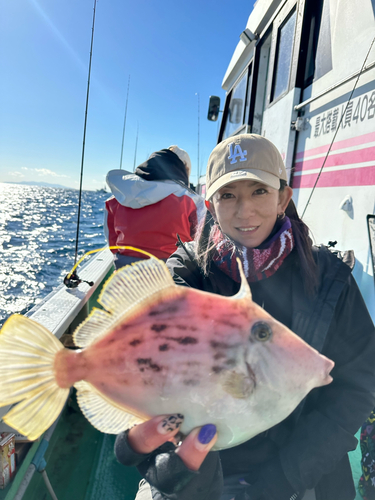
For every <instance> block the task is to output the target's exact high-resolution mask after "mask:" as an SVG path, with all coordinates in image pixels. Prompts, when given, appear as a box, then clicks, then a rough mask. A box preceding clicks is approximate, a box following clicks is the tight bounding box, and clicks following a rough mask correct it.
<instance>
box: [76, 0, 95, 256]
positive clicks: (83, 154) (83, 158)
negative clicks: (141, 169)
mask: <svg viewBox="0 0 375 500" xmlns="http://www.w3.org/2000/svg"><path fill="white" fill-rule="evenodd" d="M96 1H97V0H94V12H93V17H92V32H91V46H90V61H89V72H88V78H87V93H86V109H85V122H84V126H83V142H82V157H81V176H80V182H79V199H78V215H77V233H76V249H75V255H74V264H75V263H76V262H77V256H78V239H79V222H80V215H81V201H82V179H83V164H84V160H85V144H86V126H87V110H88V107H89V94H90V77H91V61H92V47H93V44H94V28H95V11H96Z"/></svg>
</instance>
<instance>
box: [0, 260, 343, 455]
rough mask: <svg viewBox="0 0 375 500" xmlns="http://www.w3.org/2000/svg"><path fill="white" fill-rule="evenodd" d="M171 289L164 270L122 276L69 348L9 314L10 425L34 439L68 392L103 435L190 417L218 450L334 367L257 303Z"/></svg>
mask: <svg viewBox="0 0 375 500" xmlns="http://www.w3.org/2000/svg"><path fill="white" fill-rule="evenodd" d="M238 265H239V268H240V274H241V285H240V289H239V291H238V293H237V294H235V295H234V296H231V297H225V296H221V295H217V294H213V293H208V292H205V291H201V290H197V289H194V288H190V287H185V286H178V285H176V284H175V283H174V281H173V279H172V277H171V275H170V273H169V271H168V268H167V266H166V264H165V263H164V262H163V261H161V260H158V259H156V258H150V259H148V260H141V261H138V262H136V263H133V264H132V265H130V266H126V267H124V268H122V269H120V270H118V271H117V272H115V273H114V274H113V275H112V276H111V277H110V279H109V280H108V281H107V282H106V284H105V285H104V287H103V289H102V291H101V294H100V296H99V299H98V302H99V304H100V305H101V307H102V308H101V309H100V308H94V309H93V310H92V311H91V313H90V314H89V316H88V317H87V318H86V320H84V321H83V322H82V323H81V324H80V325H79V326H78V327H77V329H76V330H75V332H74V334H73V340H74V343H75V345H76V346H77V349H67V348H65V347H64V346H63V345H62V344H61V342H60V341H59V340H58V339H57V338H56V337H55V336H54V335H53V334H52V333H50V332H49V331H48V330H47V329H46V328H45V327H44V326H42V325H41V324H39V323H37V322H36V321H33V320H32V319H30V318H27V317H24V316H22V315H17V314H15V315H13V316H11V317H10V318H9V319H8V320H7V321H6V323H5V324H4V326H3V328H2V330H1V332H0V380H1V386H0V406H5V405H10V404H12V405H14V406H12V407H11V409H10V411H9V412H8V413H7V414H6V415H5V416H4V417H3V420H4V422H5V423H6V424H8V425H9V426H11V427H12V428H14V429H16V430H17V431H18V432H19V433H21V434H23V435H26V436H27V437H28V438H29V439H30V440H35V439H37V438H38V437H39V436H40V435H41V434H42V433H43V432H44V431H45V430H46V429H48V428H49V427H50V426H51V425H52V424H53V422H54V421H55V420H56V419H57V417H58V415H59V414H60V413H61V411H62V409H63V407H64V405H65V402H66V400H67V398H68V396H69V393H70V390H71V387H73V386H74V387H75V388H76V390H77V401H78V404H79V406H80V409H81V411H82V413H83V414H84V416H85V417H86V418H87V419H88V420H89V422H90V423H91V424H92V425H93V426H94V427H95V428H96V429H98V430H99V431H101V432H103V433H107V434H119V433H120V432H122V431H124V430H126V429H128V428H129V427H131V426H133V425H136V424H139V423H141V422H144V421H146V420H148V419H150V418H151V417H153V416H156V415H164V414H165V415H169V414H182V415H184V420H183V423H182V425H181V428H180V431H181V433H182V435H187V434H188V433H189V432H190V431H191V430H192V429H193V428H196V427H198V426H202V425H204V424H208V423H211V424H215V425H216V427H217V432H218V439H217V442H216V444H215V446H214V449H217V450H218V449H225V448H230V447H232V446H236V445H238V444H241V443H243V442H245V441H247V440H249V439H251V438H252V437H254V436H256V435H257V434H260V433H261V432H263V431H265V430H267V429H269V428H270V427H273V426H274V425H276V424H278V423H279V422H281V421H282V420H284V419H285V418H286V417H287V416H288V415H289V414H290V413H291V412H292V411H293V410H294V409H295V408H296V407H297V406H298V404H299V403H300V402H301V401H302V400H303V398H304V397H305V396H306V395H307V394H308V393H309V392H310V391H311V390H312V389H313V388H315V387H320V386H324V385H327V384H329V383H331V382H332V380H333V379H332V377H331V375H330V372H331V370H332V368H333V366H334V362H333V361H332V360H330V359H328V358H326V357H325V356H323V355H322V354H320V353H319V352H318V351H316V350H315V349H313V348H312V347H311V346H309V345H308V344H307V343H306V342H304V341H303V340H302V339H301V338H300V337H298V336H297V335H296V334H294V333H293V332H292V331H291V330H289V329H288V328H287V327H286V326H284V325H283V324H282V323H280V322H278V321H277V320H275V319H274V318H273V317H272V316H270V315H269V314H268V313H267V312H266V311H265V310H264V309H263V308H262V307H260V306H259V305H257V304H256V303H255V302H253V300H252V296H251V290H250V287H249V284H248V282H247V280H246V278H245V275H244V272H243V269H242V266H241V263H240V261H238Z"/></svg>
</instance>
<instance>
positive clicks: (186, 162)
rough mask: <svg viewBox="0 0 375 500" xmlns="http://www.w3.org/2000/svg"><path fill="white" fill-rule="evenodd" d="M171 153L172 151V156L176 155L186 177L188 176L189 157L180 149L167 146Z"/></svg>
mask: <svg viewBox="0 0 375 500" xmlns="http://www.w3.org/2000/svg"><path fill="white" fill-rule="evenodd" d="M168 149H170V150H171V151H173V153H174V154H176V155H177V156H178V157H179V158H180V160H181V161H182V163H183V164H184V165H185V168H186V172H187V175H188V177H189V176H190V172H191V161H190V156H189V155H188V154H187V152H186V151H185V150H184V149H180V148H179V147H178V146H169V148H168Z"/></svg>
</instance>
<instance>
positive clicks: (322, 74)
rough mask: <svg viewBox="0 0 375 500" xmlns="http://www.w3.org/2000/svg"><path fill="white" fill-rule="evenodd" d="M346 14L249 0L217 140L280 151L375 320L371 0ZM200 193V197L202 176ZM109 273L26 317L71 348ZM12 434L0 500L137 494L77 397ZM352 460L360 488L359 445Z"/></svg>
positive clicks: (306, 209) (63, 292)
mask: <svg viewBox="0 0 375 500" xmlns="http://www.w3.org/2000/svg"><path fill="white" fill-rule="evenodd" d="M348 7H349V5H348V4H345V2H337V1H334V0H330V1H329V0H257V2H256V4H255V6H254V9H253V11H252V12H251V13H250V16H249V18H248V20H247V23H246V20H244V26H245V27H244V31H243V32H242V33H241V35H240V41H239V43H238V45H237V47H236V48H235V50H234V53H233V56H232V59H231V61H230V63H229V66H228V68H227V71H226V73H225V76H224V79H223V83H222V86H223V88H224V90H225V91H226V98H225V103H224V107H223V114H222V119H221V124H220V129H219V135H218V142H220V141H221V140H223V139H224V138H227V137H230V136H235V135H236V134H239V133H242V132H254V133H258V134H262V135H264V136H265V137H267V138H269V139H270V140H272V141H273V142H274V143H275V144H276V146H277V147H278V148H279V150H280V152H281V153H282V156H283V158H284V161H285V164H286V167H287V171H288V175H289V182H290V184H291V186H292V187H293V189H294V200H295V202H296V204H297V208H298V210H299V212H300V213H301V214H303V218H304V220H305V221H306V223H307V224H308V225H309V226H310V227H311V229H312V232H313V234H314V237H315V240H316V242H317V243H323V244H326V245H328V244H330V246H334V245H335V244H336V245H337V247H338V248H340V249H342V250H344V249H353V250H354V252H355V255H356V265H355V268H354V271H353V272H354V276H355V278H356V280H357V282H358V284H359V286H360V289H361V291H362V294H363V296H364V299H365V301H366V303H367V307H368V309H369V311H370V314H371V315H372V317H373V319H375V300H374V299H375V287H374V262H375V215H374V211H375V208H374V207H375V189H374V184H375V147H374V146H375V132H374V130H375V127H374V125H375V48H374V45H371V44H372V40H373V38H374V35H375V20H374V15H375V12H374V10H375V4H374V2H373V1H371V0H351V2H350V8H348ZM353 12H355V13H356V15H355V16H354V15H352V13H353ZM349 35H350V36H349ZM210 103H211V104H210V109H209V117H210V119H211V120H213V121H215V120H217V119H218V116H219V112H220V103H219V102H218V98H217V97H215V96H212V97H211V101H210ZM328 153H329V154H328ZM327 154H328V155H327ZM198 192H200V193H201V194H202V195H204V194H205V177H204V175H203V176H201V177H200V179H199V185H198ZM335 242H337V243H335ZM112 272H113V258H112V254H111V252H110V250H109V249H106V250H103V251H102V252H100V253H98V254H95V255H94V256H93V257H92V258H91V259H90V261H88V263H87V264H86V265H85V266H83V267H82V268H80V269H79V276H80V278H81V280H82V282H81V283H80V284H79V285H78V286H77V287H76V288H67V287H66V286H65V285H63V284H62V285H60V286H59V287H58V288H57V289H56V290H54V291H53V292H52V293H51V294H50V295H48V296H47V297H46V298H45V299H44V300H43V302H41V303H40V304H38V305H37V306H36V307H34V308H33V309H32V310H30V311H29V312H28V313H27V316H29V317H30V318H32V319H34V320H36V321H38V322H40V323H41V324H42V325H44V326H46V327H47V328H48V329H49V330H50V331H52V332H53V333H54V334H55V335H56V337H57V338H61V339H62V341H63V342H64V343H65V345H69V342H70V341H71V334H72V332H73V331H74V329H75V327H76V326H77V325H78V324H79V323H80V322H81V321H82V320H83V319H85V318H86V317H87V315H88V314H89V312H90V310H91V309H92V307H94V306H96V307H98V304H97V302H96V299H97V297H98V295H99V293H100V290H101V289H102V287H103V284H104V283H105V281H106V280H107V279H108V277H109V276H110V275H111V273H112ZM83 280H86V281H90V282H93V285H92V286H90V285H89V284H88V283H85V282H83ZM99 307H100V306H99ZM0 411H1V413H0V416H1V415H2V414H4V413H6V411H7V408H2V409H1V410H0ZM17 438H18V441H17V443H18V445H17V444H16V448H18V450H17V456H18V462H17V472H16V475H15V477H14V479H13V481H12V482H11V483H10V484H9V485H8V486H7V487H6V488H5V489H4V490H0V500H21V499H22V498H24V499H27V500H41V499H47V498H49V495H50V496H51V497H52V498H58V499H59V500H72V499H74V500H96V499H99V498H100V499H102V500H104V499H113V498H122V499H124V500H128V499H129V500H130V499H134V497H135V492H136V491H137V484H138V481H139V479H140V477H139V475H138V472H137V471H136V469H134V468H124V467H123V466H121V465H119V464H117V462H116V459H115V457H114V454H113V444H114V436H110V435H105V434H101V433H99V432H98V431H96V430H95V429H94V428H93V427H92V426H91V424H89V422H88V421H87V420H86V419H85V418H84V417H83V415H82V414H81V413H80V411H79V410H78V407H77V403H76V401H75V396H74V392H72V393H71V397H70V398H69V400H68V403H67V405H66V406H65V408H64V410H63V412H62V414H61V416H60V418H59V420H58V421H57V422H56V423H55V424H53V426H52V427H51V428H50V429H49V430H47V431H46V433H45V434H44V435H43V436H41V437H40V438H39V439H38V440H37V441H35V442H25V441H24V439H23V438H22V436H17ZM350 460H351V464H352V469H353V476H354V480H355V483H358V479H359V476H360V474H361V470H360V450H359V449H358V448H357V450H355V451H354V452H352V453H351V454H350ZM53 495H55V496H53ZM359 498H360V497H359V496H358V499H359Z"/></svg>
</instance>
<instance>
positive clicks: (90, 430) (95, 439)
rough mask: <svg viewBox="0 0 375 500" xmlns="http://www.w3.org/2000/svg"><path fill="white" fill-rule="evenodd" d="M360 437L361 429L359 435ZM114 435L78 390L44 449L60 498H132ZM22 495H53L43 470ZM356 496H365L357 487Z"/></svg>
mask: <svg viewBox="0 0 375 500" xmlns="http://www.w3.org/2000/svg"><path fill="white" fill-rule="evenodd" d="M357 438H358V439H359V434H358V435H357ZM114 441H115V436H113V435H108V434H102V433H100V432H99V431H97V430H96V429H95V428H94V427H92V425H91V424H90V423H89V422H88V421H87V420H86V418H85V417H84V416H83V415H82V413H81V411H80V410H79V408H78V405H77V403H76V401H75V398H74V396H73V397H72V398H71V399H70V401H69V403H68V405H67V406H66V408H65V410H64V412H63V414H62V416H61V418H60V421H59V423H58V425H57V427H56V429H55V432H54V433H53V435H52V438H51V440H50V443H49V446H48V448H47V451H46V453H45V459H46V461H47V467H46V471H47V474H48V478H49V480H50V482H51V485H52V487H53V489H54V491H55V494H56V496H57V498H58V500H133V499H134V498H135V495H136V491H137V488H138V483H139V480H140V476H139V474H138V471H137V470H136V469H135V468H133V467H124V466H122V465H121V464H119V463H118V462H117V460H116V458H115V455H114V452H113V446H114ZM38 445H39V442H36V443H34V444H33V446H32V448H31V449H30V451H29V453H28V455H27V457H26V459H25V461H24V463H23V465H22V468H21V469H20V470H19V472H18V474H17V475H16V477H15V479H14V481H13V483H11V484H10V485H9V486H8V487H7V488H6V489H5V490H0V500H3V499H4V500H13V498H14V496H15V494H16V492H17V489H18V487H19V484H20V482H21V480H22V477H23V475H24V471H25V470H26V468H27V466H28V465H29V463H30V461H31V459H32V456H33V454H34V453H35V451H36V449H37V447H38ZM360 459H361V452H360V448H359V446H358V447H357V449H356V450H355V451H353V452H351V453H350V461H351V465H352V470H353V478H354V482H355V484H356V485H357V484H358V480H359V478H360V476H361V467H360ZM23 498H24V500H50V499H51V496H50V494H49V493H48V491H47V488H46V486H45V484H44V481H43V478H42V476H41V474H39V473H38V472H35V474H34V476H33V478H32V480H31V482H30V484H29V486H28V489H27V491H26V493H25V495H24V497H23ZM356 500H363V499H362V497H361V496H360V494H359V493H357V496H356Z"/></svg>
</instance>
